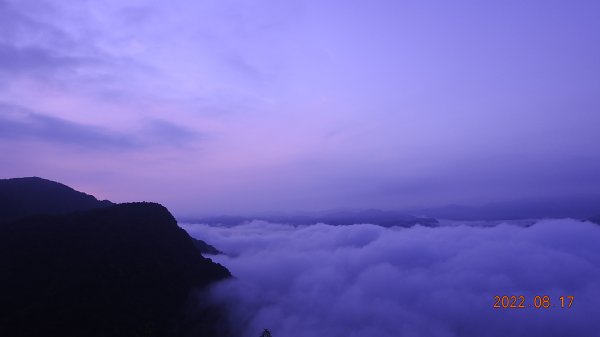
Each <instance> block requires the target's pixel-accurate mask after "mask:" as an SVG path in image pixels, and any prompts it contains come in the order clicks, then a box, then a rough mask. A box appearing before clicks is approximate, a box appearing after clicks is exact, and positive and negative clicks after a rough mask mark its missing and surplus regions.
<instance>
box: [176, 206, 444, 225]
mask: <svg viewBox="0 0 600 337" xmlns="http://www.w3.org/2000/svg"><path fill="white" fill-rule="evenodd" d="M252 220H262V221H267V222H273V223H285V224H290V225H312V224H316V223H326V224H329V225H334V226H343V225H353V224H363V223H368V224H374V225H379V226H383V227H391V226H403V227H410V226H414V225H417V224H420V225H423V226H435V225H436V224H437V223H438V222H437V220H436V219H433V218H426V217H415V216H412V215H408V214H406V213H402V212H396V211H382V210H377V209H369V210H363V211H337V212H327V213H324V214H319V215H297V216H293V215H292V216H255V217H244V216H213V217H205V218H197V219H188V220H186V221H187V222H196V223H205V224H209V225H225V226H235V225H239V224H242V223H245V222H249V221H252Z"/></svg>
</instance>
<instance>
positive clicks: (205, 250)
mask: <svg viewBox="0 0 600 337" xmlns="http://www.w3.org/2000/svg"><path fill="white" fill-rule="evenodd" d="M192 240H193V241H194V246H196V248H197V249H198V251H200V253H202V254H203V255H204V254H207V255H218V254H223V253H222V252H221V251H219V250H218V249H217V248H215V247H213V246H211V245H209V244H208V243H206V242H205V241H202V240H198V239H194V238H192Z"/></svg>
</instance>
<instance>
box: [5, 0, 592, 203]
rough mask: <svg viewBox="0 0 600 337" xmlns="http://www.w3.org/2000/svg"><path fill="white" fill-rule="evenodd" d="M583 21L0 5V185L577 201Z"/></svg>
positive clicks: (221, 197)
mask: <svg viewBox="0 0 600 337" xmlns="http://www.w3.org/2000/svg"><path fill="white" fill-rule="evenodd" d="M598 10H600V5H599V3H598V2H597V1H591V0H590V1H571V2H568V3H567V2H560V1H552V2H548V1H528V2H522V1H508V2H502V3H499V2H498V3H496V2H494V3H486V4H478V3H473V2H472V1H453V2H451V3H449V2H447V1H434V2H431V3H427V4H424V3H416V2H398V1H387V0H381V1H374V2H368V3H367V2H361V1H335V0H332V1H318V2H315V1H293V2H290V1H286V2H280V1H273V0H258V1H247V0H225V1H192V0H169V1H167V0H135V1H128V2H127V3H124V2H122V1H116V0H109V1H93V0H86V1H68V2H66V1H59V0H1V1H0V104H1V107H2V110H1V111H0V130H2V131H3V134H2V135H1V137H0V139H1V143H0V151H1V153H2V156H1V157H0V166H1V167H2V170H1V171H0V175H1V176H2V177H11V176H27V175H38V176H44V177H47V178H51V179H56V180H60V181H62V182H65V183H68V184H69V185H72V186H74V187H76V188H79V189H85V190H88V191H91V192H95V193H96V194H98V195H99V197H101V198H109V199H112V200H115V201H126V200H139V199H146V200H154V201H159V202H162V203H164V204H166V205H167V206H169V208H170V209H172V210H173V211H175V212H176V213H177V214H178V215H187V214H191V213H203V214H207V213H213V214H214V213H236V212H260V211H272V210H274V211H289V210H315V209H328V208H336V207H351V208H369V207H379V208H402V207H413V206H417V207H426V206H432V205H441V204H446V203H470V204H481V203H485V202H491V201H497V200H503V199H512V198H520V197H535V196H539V195H566V194H569V195H570V194H581V193H591V192H594V191H597V190H598V188H600V174H599V173H598V172H600V157H599V156H600V155H599V153H600V151H598V144H600V138H599V137H600V136H599V133H598V132H597V125H598V123H600V119H599V118H600V117H599V116H600V114H598V109H599V108H600V98H599V97H598V95H597V92H598V91H599V90H600V65H599V63H598V62H597V60H598V59H600V47H598V44H597V43H596V42H597V41H598V40H600V23H599V21H598V20H597V18H596V16H595V15H594V13H597V12H598ZM6 107H18V109H19V111H21V112H22V113H21V115H22V116H21V117H19V118H18V119H16V120H15V116H14V114H15V113H14V109H12V110H11V109H7V108H6ZM8 110H11V111H12V112H10V111H8ZM73 144H76V146H73ZM248 195H252V196H253V197H252V198H248V197H247V196H248Z"/></svg>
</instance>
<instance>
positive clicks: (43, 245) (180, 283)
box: [0, 178, 231, 337]
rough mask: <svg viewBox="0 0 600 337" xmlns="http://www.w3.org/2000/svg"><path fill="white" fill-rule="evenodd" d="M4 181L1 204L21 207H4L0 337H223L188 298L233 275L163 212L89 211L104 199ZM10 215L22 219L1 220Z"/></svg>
mask: <svg viewBox="0 0 600 337" xmlns="http://www.w3.org/2000/svg"><path fill="white" fill-rule="evenodd" d="M2 183H3V184H0V195H2V196H3V198H4V199H2V201H1V202H0V203H5V202H8V203H9V204H12V205H19V204H21V205H24V207H23V208H21V210H20V211H19V212H12V213H11V212H10V210H9V211H8V212H7V211H6V209H7V206H6V204H3V206H2V207H3V211H4V213H3V216H4V219H5V221H4V222H1V223H0V296H1V298H2V306H0V336H14V337H19V336H23V337H24V336H62V337H70V336H72V337H75V336H92V337H94V336H98V337H99V336H123V337H125V336H157V337H158V336H161V337H162V336H165V337H169V336H187V335H190V334H192V335H194V336H198V337H202V336H215V335H220V336H224V335H226V331H225V328H224V326H222V325H221V321H223V314H222V312H221V309H220V308H218V307H215V306H212V305H211V304H210V303H208V302H206V301H205V300H201V299H200V298H199V297H198V298H196V297H195V296H190V295H193V294H195V293H196V292H198V291H202V290H203V289H206V287H207V286H208V285H210V284H212V283H214V282H216V281H219V280H222V279H225V278H228V277H230V276H231V274H230V273H229V271H228V270H227V269H226V268H224V267H223V266H221V265H219V264H216V263H213V262H212V261H211V260H210V259H207V258H204V257H202V255H201V254H200V253H199V251H198V249H197V248H196V246H195V244H194V241H193V239H192V238H191V237H190V236H189V235H188V234H187V233H186V232H185V231H184V230H183V229H181V228H180V227H179V226H178V225H177V222H176V221H175V219H174V218H173V216H172V215H171V214H170V213H169V211H168V210H167V209H166V208H164V207H163V206H161V205H159V204H155V203H130V204H119V205H113V206H108V207H102V208H97V206H101V205H106V203H105V202H98V201H97V200H96V199H95V198H93V197H91V196H87V195H85V194H83V193H80V192H77V191H74V190H72V189H70V188H68V187H66V186H64V185H61V184H58V183H53V182H48V181H46V180H43V179H39V178H34V179H33V180H32V179H30V178H27V179H25V180H21V179H11V181H10V183H8V184H9V185H10V184H12V186H9V187H10V188H12V189H13V191H16V192H17V193H16V194H11V193H7V192H6V189H4V188H5V187H6V186H7V183H6V181H2ZM21 183H22V184H23V186H24V187H23V188H19V186H18V185H19V184H21ZM35 184H41V185H42V187H41V188H40V186H32V185H35ZM15 186H16V187H15ZM10 188H9V189H10ZM39 191H43V193H41V194H35V195H33V194H32V195H31V198H28V197H27V193H26V192H31V193H37V192H39ZM11 195H14V196H15V200H12V199H11V198H10V197H11ZM44 197H47V198H53V199H55V200H53V201H48V200H44ZM63 197H64V198H63ZM53 207H56V208H53ZM79 207H83V208H84V209H86V208H90V207H91V208H93V209H90V210H81V209H79ZM68 210H76V212H72V213H68V214H62V213H64V212H67V211H68ZM44 212H46V213H50V214H53V215H40V214H42V213H44ZM56 213H60V214H56ZM7 214H9V216H6V215H7ZM17 214H20V215H23V214H25V215H28V216H25V217H21V218H18V219H16V220H11V221H8V220H6V218H7V217H8V218H10V217H12V218H14V217H16V216H17Z"/></svg>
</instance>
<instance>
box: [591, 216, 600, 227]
mask: <svg viewBox="0 0 600 337" xmlns="http://www.w3.org/2000/svg"><path fill="white" fill-rule="evenodd" d="M588 220H589V221H591V222H594V223H597V224H599V225H600V214H598V215H596V216H593V217H591V218H589V219H588Z"/></svg>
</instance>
